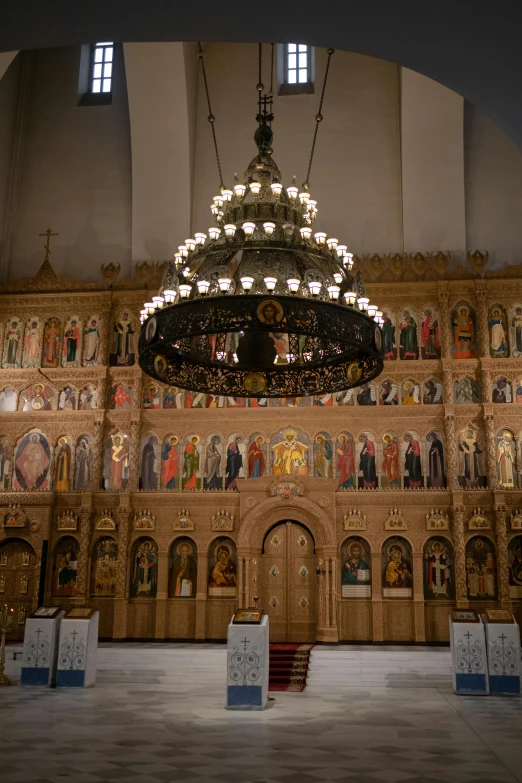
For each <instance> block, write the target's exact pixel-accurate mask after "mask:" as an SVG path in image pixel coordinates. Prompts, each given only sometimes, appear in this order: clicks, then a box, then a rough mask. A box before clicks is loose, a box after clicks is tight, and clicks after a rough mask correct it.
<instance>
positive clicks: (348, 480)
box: [335, 432, 355, 489]
mask: <svg viewBox="0 0 522 783" xmlns="http://www.w3.org/2000/svg"><path fill="white" fill-rule="evenodd" d="M335 465H336V474H335V475H336V476H338V477H339V489H355V443H354V442H353V436H352V435H351V434H350V433H349V432H341V433H340V434H339V435H338V436H337V442H336V444H335Z"/></svg>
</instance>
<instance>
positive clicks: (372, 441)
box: [355, 432, 378, 489]
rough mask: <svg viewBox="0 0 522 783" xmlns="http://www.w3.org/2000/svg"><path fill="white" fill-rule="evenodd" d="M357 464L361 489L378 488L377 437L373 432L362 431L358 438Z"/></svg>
mask: <svg viewBox="0 0 522 783" xmlns="http://www.w3.org/2000/svg"><path fill="white" fill-rule="evenodd" d="M355 464H356V470H357V472H358V487H359V489H377V487H378V479H377V439H376V436H375V435H374V433H373V432H361V433H360V435H359V437H358V438H357V456H356V462H355Z"/></svg>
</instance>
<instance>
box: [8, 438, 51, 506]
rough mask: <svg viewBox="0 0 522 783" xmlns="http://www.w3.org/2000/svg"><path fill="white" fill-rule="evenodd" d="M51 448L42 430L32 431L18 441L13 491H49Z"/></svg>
mask: <svg viewBox="0 0 522 783" xmlns="http://www.w3.org/2000/svg"><path fill="white" fill-rule="evenodd" d="M51 460H52V455H51V446H50V444H49V441H48V439H47V436H46V435H44V433H43V432H41V430H37V429H32V430H29V432H27V433H26V434H25V435H23V436H22V437H21V438H19V439H18V441H17V443H16V446H15V454H14V477H13V489H14V490H15V491H18V492H19V491H23V490H25V491H27V490H35V489H42V490H44V489H49V486H50V481H49V474H50V469H51Z"/></svg>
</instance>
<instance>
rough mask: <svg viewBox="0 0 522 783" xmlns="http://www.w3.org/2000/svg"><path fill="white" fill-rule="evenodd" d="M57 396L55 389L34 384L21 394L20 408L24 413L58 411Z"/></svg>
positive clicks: (41, 384) (45, 385)
mask: <svg viewBox="0 0 522 783" xmlns="http://www.w3.org/2000/svg"><path fill="white" fill-rule="evenodd" d="M56 404H57V394H56V391H55V389H53V388H51V387H50V386H47V384H43V383H33V384H32V385H31V386H28V387H27V389H24V390H23V391H22V392H20V399H19V401H18V407H19V409H20V410H22V411H51V410H56Z"/></svg>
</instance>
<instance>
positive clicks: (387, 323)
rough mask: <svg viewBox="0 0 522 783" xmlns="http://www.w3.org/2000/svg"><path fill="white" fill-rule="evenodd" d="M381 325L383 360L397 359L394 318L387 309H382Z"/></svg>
mask: <svg viewBox="0 0 522 783" xmlns="http://www.w3.org/2000/svg"><path fill="white" fill-rule="evenodd" d="M382 319H383V323H382V326H381V334H382V350H383V354H384V358H385V359H396V358H397V345H396V342H395V316H394V315H393V312H392V310H391V309H390V308H389V307H383V309H382Z"/></svg>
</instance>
